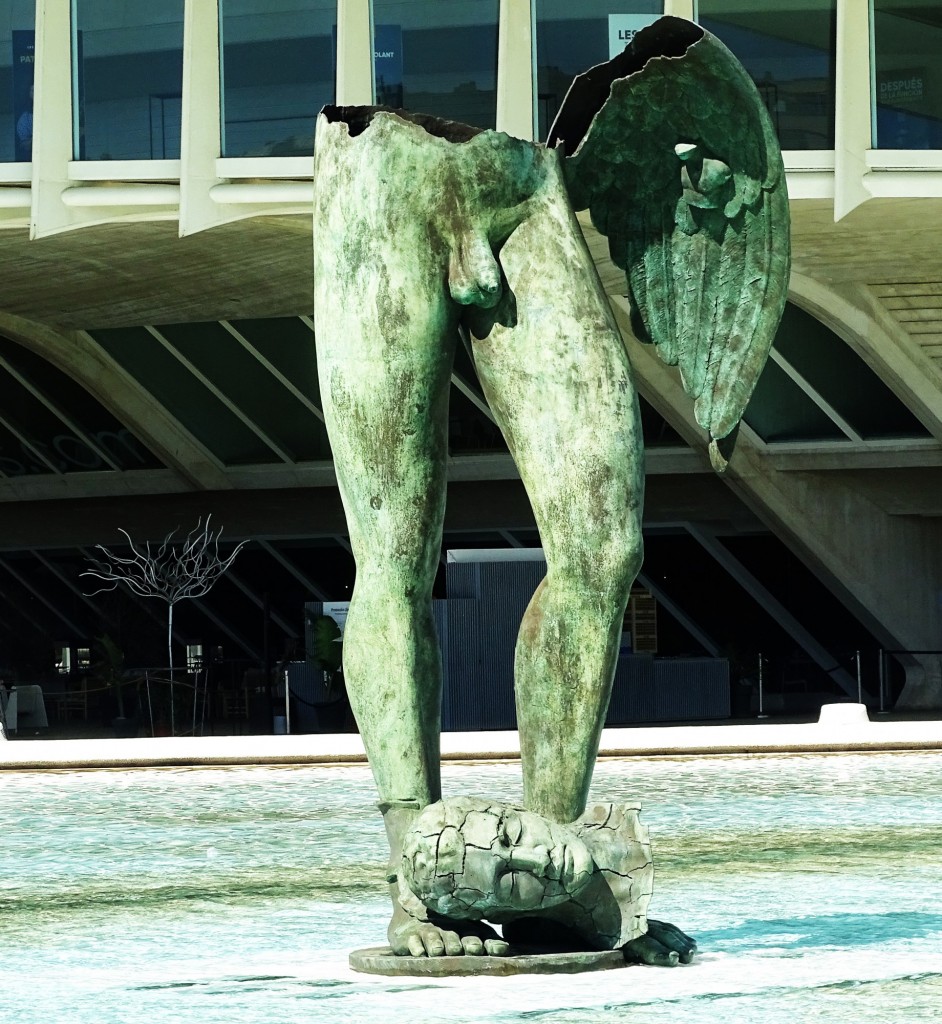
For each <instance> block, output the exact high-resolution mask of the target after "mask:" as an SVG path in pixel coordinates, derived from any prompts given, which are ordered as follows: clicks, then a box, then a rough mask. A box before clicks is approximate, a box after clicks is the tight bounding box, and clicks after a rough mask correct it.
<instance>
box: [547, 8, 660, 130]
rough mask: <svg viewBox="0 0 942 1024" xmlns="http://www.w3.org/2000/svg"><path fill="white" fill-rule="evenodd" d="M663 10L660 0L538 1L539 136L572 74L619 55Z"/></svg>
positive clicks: (550, 123) (553, 113)
mask: <svg viewBox="0 0 942 1024" xmlns="http://www.w3.org/2000/svg"><path fill="white" fill-rule="evenodd" d="M663 10H664V4H663V2H662V0H622V2H620V3H619V2H613V0H583V2H582V3H577V4H576V3H572V0H536V66H537V89H536V91H537V132H538V138H540V139H545V138H546V134H547V132H548V131H549V129H550V127H551V126H552V124H553V119H554V118H555V117H556V114H557V112H558V110H559V108H560V105H561V104H562V102H563V98H564V97H565V95H566V93H567V91H568V90H569V86H570V85H571V84H572V80H573V78H575V76H576V75H579V74H581V73H582V72H583V71H586V70H588V69H589V68H591V67H593V66H594V65H596V64H601V63H602V62H603V61H607V60H609V58H611V57H614V56H615V54H616V53H620V52H621V51H622V50H623V49H624V48H625V46H626V45H627V44H628V42H630V40H631V36H632V35H633V33H634V32H636V31H637V30H638V29H639V28H642V27H643V26H644V25H647V24H650V23H651V22H652V21H654V20H655V19H656V18H657V17H659V16H660V15H661V14H662V13H663ZM614 12H617V13H614Z"/></svg>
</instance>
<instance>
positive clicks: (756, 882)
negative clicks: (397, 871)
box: [0, 752, 942, 1024]
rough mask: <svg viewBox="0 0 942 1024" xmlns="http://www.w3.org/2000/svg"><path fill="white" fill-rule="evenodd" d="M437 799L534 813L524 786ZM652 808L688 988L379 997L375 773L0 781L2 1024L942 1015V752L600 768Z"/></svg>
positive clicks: (311, 770) (434, 989)
mask: <svg viewBox="0 0 942 1024" xmlns="http://www.w3.org/2000/svg"><path fill="white" fill-rule="evenodd" d="M444 775H445V778H444V781H445V790H446V793H477V794H481V795H487V796H494V795H499V796H503V797H504V798H506V799H509V800H515V799H519V798H520V791H521V785H520V770H519V767H518V766H515V765H510V764H495V765H452V766H448V767H446V769H445V773H444ZM593 796H594V797H596V798H597V799H600V800H620V799H635V798H639V799H641V800H642V801H643V804H644V811H643V817H644V820H645V821H646V822H647V824H648V826H649V827H650V829H651V834H652V838H653V841H654V848H655V863H656V865H657V880H656V893H655V898H654V903H653V904H652V914H653V916H656V917H661V918H665V919H667V920H670V921H674V922H675V923H676V924H679V925H681V926H682V927H684V928H685V929H686V930H688V931H690V932H691V933H692V934H694V935H696V936H697V938H698V941H699V942H700V947H701V950H702V954H701V955H700V956H699V957H698V958H697V960H696V961H695V963H694V964H693V965H691V966H689V967H682V968H677V969H675V970H659V969H655V968H640V967H635V968H629V969H626V970H624V971H616V972H609V973H605V974H602V975H584V976H582V977H560V978H555V979H547V978H535V977H517V978H509V979H488V978H480V979H451V980H443V981H429V980H427V979H426V980H421V979H415V980H413V979H386V978H372V977H367V976H363V975H357V974H355V973H353V972H351V971H350V970H349V969H348V968H347V966H346V957H347V953H348V951H349V950H350V949H352V948H356V947H359V946H368V945H377V944H379V943H380V942H381V941H382V936H383V933H384V930H385V916H386V908H385V903H384V899H383V890H384V886H383V881H382V879H383V865H384V859H385V851H384V842H383V835H382V827H381V823H380V819H379V816H378V813H377V812H376V810H375V799H376V798H375V793H374V789H373V784H372V780H371V778H370V775H369V772H368V770H367V769H365V768H332V767H330V768H328V767H301V768H231V769H178V770H177V769H163V770H140V771H105V772H21V773H8V774H5V775H3V776H2V777H0V821H2V826H0V863H2V864H3V886H2V890H0V942H2V948H3V949H4V951H5V952H6V954H7V963H6V972H5V977H6V980H7V982H8V983H7V985H5V986H4V988H5V991H4V996H3V999H2V1000H0V1022H4V1024H6V1022H7V1021H9V1022H10V1024H13V1022H16V1024H60V1022H61V1024H124V1022H131V1021H134V1022H135V1024H139V1022H141V1021H145V1020H146V1021H147V1022H149V1024H151V1022H152V1024H177V1022H189V1021H193V1022H198V1024H217V1022H218V1024H280V1022H284V1024H298V1022H301V1021H321V1020H325V1021H326V1020H331V1021H334V1020H336V1021H343V1022H351V1024H360V1022H364V1024H366V1022H383V1024H387V1022H388V1024H397V1022H399V1021H402V1022H409V1024H420V1022H425V1021H428V1022H437V1021H443V1022H444V1021H448V1022H451V1024H463V1022H468V1024H470V1022H489V1024H517V1022H524V1021H549V1022H553V1024H556V1022H558V1024H588V1022H592V1024H610V1022H611V1024H615V1022H616V1021H617V1022H619V1024H622V1022H624V1021H626V1020H630V1021H631V1022H632V1024H660V1022H662V1021H663V1022H665V1024H666V1022H668V1021H670V1022H672V1024H673V1022H676V1021H683V1022H684V1024H701V1022H704V1024H705V1022H707V1021H709V1022H711V1024H712V1022H715V1021H716V1020H719V1019H722V1020H723V1021H724V1022H725V1024H744V1022H757V1024H758V1022H762V1024H785V1022H788V1024H792V1022H794V1021H805V1020H810V1019H811V1018H812V1017H813V1018H814V1019H815V1020H823V1021H833V1022H835V1024H839V1022H845V1021H846V1022H854V1024H870V1022H877V1021H880V1022H894V1024H895V1022H905V1024H908V1022H910V1021H923V1020H924V1021H930V1020H931V1021H937V1020H939V1019H942V907H940V905H939V896H940V894H942V853H940V850H942V753H939V752H926V753H912V754H859V755H800V756H798V755H796V756H789V757H778V756H774V757H773V756H756V757H718V758H671V759H651V760H642V759H629V760H622V761H617V760H612V761H605V762H602V763H601V764H600V765H599V767H598V770H597V772H596V777H595V782H594V784H593Z"/></svg>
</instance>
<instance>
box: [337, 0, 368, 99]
mask: <svg viewBox="0 0 942 1024" xmlns="http://www.w3.org/2000/svg"><path fill="white" fill-rule="evenodd" d="M373 96H374V87H373V21H372V17H371V14H370V0H338V3H337V104H338V106H351V105H369V104H371V103H372V102H373Z"/></svg>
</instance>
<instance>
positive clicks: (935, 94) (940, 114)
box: [873, 0, 942, 149]
mask: <svg viewBox="0 0 942 1024" xmlns="http://www.w3.org/2000/svg"><path fill="white" fill-rule="evenodd" d="M873 37H874V38H873V50H874V59H875V67H874V106H875V109H876V124H875V126H874V127H875V138H874V140H873V144H874V146H876V147H878V148H880V149H942V70H940V68H939V57H940V55H942V3H940V2H939V0H936V2H935V3H922V4H914V3H910V2H907V3H901V2H900V0H874V4H873Z"/></svg>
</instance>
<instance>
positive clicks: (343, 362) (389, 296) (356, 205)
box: [314, 142, 506, 956]
mask: <svg viewBox="0 0 942 1024" xmlns="http://www.w3.org/2000/svg"><path fill="white" fill-rule="evenodd" d="M318 145H319V146H320V145H321V143H320V142H319V143H318ZM325 154H327V155H329V154H330V149H329V146H328V145H327V144H325V146H324V148H323V149H322V152H321V160H322V165H321V171H320V174H319V176H318V178H317V187H318V200H317V205H316V208H315V244H314V248H315V267H314V269H315V335H316V347H317V360H318V376H319V382H320V392H321V402H322V406H323V411H324V417H325V421H326V424H327V428H328V433H329V436H330V443H331V449H332V453H333V459H334V467H335V470H336V474H337V482H338V486H339V488H340V493H341V498H342V500H343V504H344V509H345V512H346V518H347V525H348V529H349V534H350V542H351V547H352V549H353V554H354V558H355V560H356V568H357V574H356V584H355V587H354V591H353V595H352V599H351V604H350V609H349V613H348V617H347V621H346V625H345V629H344V640H343V665H344V677H345V681H346V687H347V693H348V695H349V697H350V702H351V705H352V707H353V711H354V714H355V716H356V719H357V723H358V725H359V729H360V733H361V735H362V738H363V743H364V746H365V748H366V753H367V756H368V758H369V763H370V767H371V769H372V771H373V776H374V778H375V780H376V786H377V789H378V791H379V797H380V809H381V810H382V812H383V818H384V822H385V825H386V832H387V836H388V839H389V847H390V860H389V865H390V867H389V879H388V880H389V882H390V895H391V897H392V901H393V911H394V912H393V918H392V921H391V923H390V926H389V941H390V945H391V946H392V948H393V950H394V952H396V953H398V954H409V953H411V954H412V955H418V956H425V955H428V956H441V955H443V954H451V955H457V954H461V953H472V954H473V953H484V952H485V951H487V952H495V951H497V950H495V949H493V948H492V941H493V940H492V939H491V938H490V937H489V936H487V937H483V938H482V936H481V935H480V927H479V926H477V925H475V924H474V922H467V923H466V924H467V926H468V927H467V928H465V927H463V926H461V925H459V924H458V923H451V922H445V921H439V922H438V923H436V924H433V923H431V922H429V920H428V915H427V912H426V910H425V908H424V906H423V905H422V904H421V903H420V902H419V901H418V900H417V899H416V898H415V897H414V896H412V894H411V893H410V892H409V890H408V889H407V888H406V887H405V884H404V883H401V882H400V880H399V879H398V878H397V874H398V871H399V862H400V859H401V851H402V840H403V837H404V835H405V832H406V831H407V830H408V827H409V825H410V824H411V822H412V821H413V820H414V818H415V816H416V815H417V814H418V812H419V810H420V809H421V808H423V807H425V806H426V805H427V804H429V803H432V802H434V801H435V800H437V799H438V798H439V797H440V795H441V785H440V754H439V750H440V743H439V732H440V728H441V724H440V723H441V719H440V706H441V657H440V653H439V647H438V641H437V637H436V632H435V625H434V622H433V619H432V585H433V582H434V578H435V573H436V570H437V567H438V560H439V557H440V551H441V536H442V524H443V519H444V506H445V471H446V463H447V444H448V395H449V387H450V378H451V368H452V364H453V360H454V347H455V344H456V340H457V316H458V313H457V309H456V307H455V305H454V303H453V302H452V301H451V300H450V297H449V296H448V294H447V291H446V289H445V287H444V281H445V278H446V276H447V266H446V267H443V266H441V265H440V261H441V257H440V255H438V254H436V252H435V251H433V250H432V248H431V247H430V245H429V241H428V238H427V237H423V236H422V221H421V218H419V217H413V218H402V217H401V213H402V208H403V206H404V205H406V204H407V202H408V198H407V197H405V198H403V197H399V196H396V197H393V199H394V200H399V201H398V202H395V201H394V202H390V201H389V198H390V197H389V195H388V189H389V188H390V186H387V185H386V184H385V182H383V181H382V180H381V178H382V176H381V175H380V174H379V173H377V172H376V171H375V170H374V171H373V172H371V173H370V172H369V169H367V170H363V169H362V165H357V163H356V161H351V162H350V163H347V164H344V165H343V168H342V180H336V177H335V176H332V174H331V173H330V170H331V168H330V167H329V165H328V166H327V169H326V170H325V169H324V162H326V160H327V155H325ZM338 176H339V172H338ZM398 187H399V188H400V191H401V190H402V189H403V188H408V182H402V183H401V184H400V185H399V186H398ZM384 190H387V194H386V195H384V194H383V193H384ZM350 194H353V195H358V196H359V201H352V200H351V201H348V202H340V201H338V196H340V195H350ZM394 218H398V220H399V223H393V222H392V221H393V219H394ZM501 945H502V946H505V945H506V944H501Z"/></svg>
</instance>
